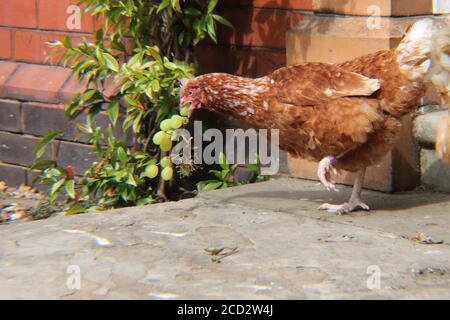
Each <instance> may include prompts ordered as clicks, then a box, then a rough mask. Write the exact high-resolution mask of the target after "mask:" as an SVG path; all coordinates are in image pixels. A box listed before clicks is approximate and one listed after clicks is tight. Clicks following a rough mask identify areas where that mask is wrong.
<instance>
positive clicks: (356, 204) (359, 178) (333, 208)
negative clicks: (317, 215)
mask: <svg viewBox="0 0 450 320" xmlns="http://www.w3.org/2000/svg"><path fill="white" fill-rule="evenodd" d="M365 173H366V169H365V168H364V169H362V170H360V171H358V173H357V175H356V178H355V183H354V184H353V191H352V195H351V197H350V200H349V201H348V202H346V203H343V204H340V205H336V204H329V203H325V204H323V205H321V206H320V207H319V210H327V211H328V212H331V213H336V214H339V215H341V214H344V213H348V212H352V211H357V210H361V209H362V210H366V211H369V210H370V208H369V206H368V205H367V204H365V203H364V202H362V200H361V191H362V187H363V183H364V174H365Z"/></svg>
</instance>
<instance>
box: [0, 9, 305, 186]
mask: <svg viewBox="0 0 450 320" xmlns="http://www.w3.org/2000/svg"><path fill="white" fill-rule="evenodd" d="M77 2H78V0H0V180H6V181H7V183H9V184H12V185H18V184H20V183H23V182H29V181H30V177H31V175H30V173H29V172H28V171H27V167H29V166H30V165H31V163H32V162H33V161H34V152H33V146H34V144H35V143H36V141H38V139H39V137H41V136H43V135H45V134H46V133H48V132H49V131H52V130H65V129H67V128H69V129H68V134H66V136H65V137H64V138H63V139H62V141H61V142H60V143H61V148H62V149H64V152H60V155H59V156H60V157H62V158H60V159H59V161H60V162H61V163H63V164H71V165H73V166H74V167H75V170H76V171H77V173H82V172H83V170H84V169H85V167H86V165H87V164H88V162H90V161H92V159H91V158H90V157H89V154H88V152H87V150H88V149H89V148H90V147H89V146H88V145H86V144H84V143H83V141H75V137H74V135H73V130H72V129H73V128H74V125H75V124H73V123H72V124H70V123H67V118H66V117H65V116H64V103H65V102H67V101H68V100H70V99H71V97H72V95H73V94H75V93H77V92H80V91H81V90H82V86H81V85H80V84H79V83H78V80H77V79H74V77H73V76H71V73H70V71H69V70H67V69H64V68H62V67H58V66H51V58H52V52H51V49H50V48H49V47H48V46H47V45H46V44H45V42H47V41H53V40H61V39H62V37H63V36H64V34H67V33H70V34H71V35H72V36H73V37H74V38H75V43H76V41H77V39H78V40H81V39H82V38H83V37H86V38H89V37H91V36H92V34H93V33H94V32H95V30H96V26H98V25H99V21H95V19H94V18H93V17H91V16H88V15H86V16H84V17H83V18H82V21H81V28H80V29H79V30H69V29H68V28H67V26H66V23H67V19H68V17H69V16H70V13H67V9H68V7H69V6H70V5H71V4H76V3H77ZM311 2H312V0H241V1H238V0H222V1H221V4H220V7H219V10H220V13H221V14H222V15H224V16H225V17H226V18H228V19H229V20H230V21H231V22H232V23H233V25H234V26H235V30H229V29H227V28H223V27H221V28H220V30H219V31H218V44H214V43H212V42H211V41H205V42H204V43H203V44H201V45H200V46H199V48H198V51H197V53H198V54H197V56H198V60H199V62H200V69H201V71H202V72H230V73H235V74H241V75H247V76H253V77H256V76H261V75H265V74H267V73H268V72H269V71H271V70H273V69H275V68H278V67H282V66H284V65H285V63H286V58H285V32H286V30H287V29H288V28H289V27H291V26H293V25H295V24H296V23H298V22H299V21H300V20H301V19H302V16H303V15H304V14H307V12H306V11H307V10H311ZM101 119H103V123H104V124H106V122H107V118H106V116H104V117H103V116H102V117H101ZM66 131H67V130H66ZM53 149H54V148H53Z"/></svg>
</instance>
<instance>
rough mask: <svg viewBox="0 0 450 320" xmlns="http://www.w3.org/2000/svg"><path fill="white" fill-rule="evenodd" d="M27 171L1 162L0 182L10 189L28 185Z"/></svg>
mask: <svg viewBox="0 0 450 320" xmlns="http://www.w3.org/2000/svg"><path fill="white" fill-rule="evenodd" d="M26 177H27V169H26V168H24V167H19V166H13V165H10V164H5V163H1V162H0V181H4V182H6V185H8V186H10V187H18V186H20V185H21V184H25V183H26Z"/></svg>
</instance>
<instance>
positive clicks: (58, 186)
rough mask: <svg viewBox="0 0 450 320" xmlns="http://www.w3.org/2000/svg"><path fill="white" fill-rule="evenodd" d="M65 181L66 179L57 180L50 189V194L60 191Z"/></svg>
mask: <svg viewBox="0 0 450 320" xmlns="http://www.w3.org/2000/svg"><path fill="white" fill-rule="evenodd" d="M65 181H66V179H61V180H59V181H58V182H56V183H55V184H54V185H53V186H52V188H51V189H50V195H51V196H54V195H55V194H56V193H57V192H58V191H59V189H61V187H62V186H63V184H64V182H65Z"/></svg>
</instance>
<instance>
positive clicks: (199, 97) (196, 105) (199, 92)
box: [180, 78, 207, 114]
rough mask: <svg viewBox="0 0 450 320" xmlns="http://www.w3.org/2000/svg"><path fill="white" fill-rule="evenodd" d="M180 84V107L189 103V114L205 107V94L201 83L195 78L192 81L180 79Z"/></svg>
mask: <svg viewBox="0 0 450 320" xmlns="http://www.w3.org/2000/svg"><path fill="white" fill-rule="evenodd" d="M180 83H181V87H180V88H181V91H180V107H183V106H185V105H186V104H188V103H190V104H191V106H190V108H189V114H191V113H192V112H193V111H194V110H196V109H200V108H203V107H205V106H206V103H207V93H206V91H205V87H204V85H203V84H202V83H201V81H199V80H198V79H197V78H196V79H192V80H188V79H181V80H180Z"/></svg>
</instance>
